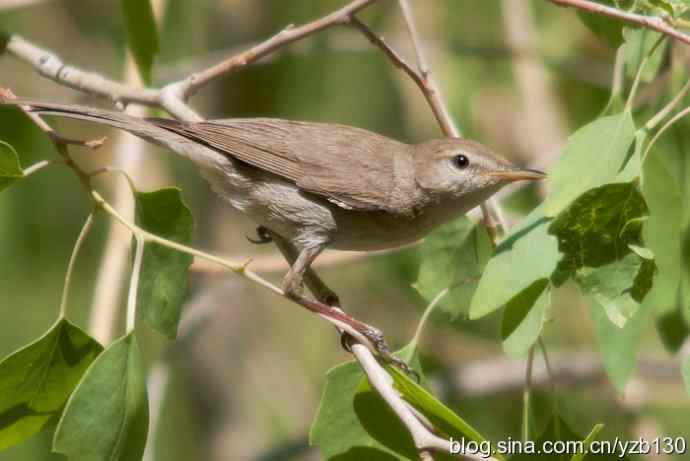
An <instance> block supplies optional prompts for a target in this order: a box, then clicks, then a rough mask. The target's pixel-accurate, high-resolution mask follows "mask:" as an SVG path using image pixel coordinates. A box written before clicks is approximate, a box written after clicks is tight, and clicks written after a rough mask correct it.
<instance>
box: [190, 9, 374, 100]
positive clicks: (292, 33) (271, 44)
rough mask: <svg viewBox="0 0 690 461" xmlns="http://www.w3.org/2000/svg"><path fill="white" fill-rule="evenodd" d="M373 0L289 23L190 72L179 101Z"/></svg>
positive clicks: (343, 18)
mask: <svg viewBox="0 0 690 461" xmlns="http://www.w3.org/2000/svg"><path fill="white" fill-rule="evenodd" d="M374 1H375V0H355V1H353V2H350V3H349V4H347V5H346V6H344V7H342V8H341V9H339V10H337V11H334V12H333V13H331V14H329V15H327V16H324V17H322V18H319V19H317V20H315V21H312V22H309V23H307V24H304V25H302V26H299V27H294V26H288V27H286V28H285V29H283V30H282V31H280V32H278V33H277V34H276V35H274V36H273V37H271V38H270V39H268V40H266V41H264V42H261V43H259V44H258V45H255V46H253V47H251V48H249V49H248V50H246V51H243V52H242V53H239V54H236V55H234V56H232V57H230V58H228V59H225V60H224V61H222V62H220V63H218V64H216V65H214V66H211V67H209V68H208V69H205V70H202V71H200V72H196V73H194V74H192V75H190V76H189V77H188V78H187V79H186V80H185V83H184V85H183V86H184V90H183V92H182V96H183V97H182V98H181V99H182V100H185V99H187V98H188V97H189V96H191V95H193V94H194V93H196V92H197V91H198V90H199V89H200V88H201V87H202V86H204V85H207V84H208V83H210V82H212V81H213V80H215V79H217V78H218V77H221V76H223V75H226V74H228V73H230V72H233V71H235V70H237V69H239V68H241V67H244V66H246V65H248V64H250V63H252V62H254V61H256V60H258V59H261V58H262V57H264V56H266V55H268V54H271V53H273V52H274V51H276V50H277V49H278V48H280V47H282V46H284V45H287V44H290V43H293V42H296V41H297V40H300V39H302V38H304V37H306V36H308V35H311V34H313V33H315V32H319V31H321V30H324V29H327V28H329V27H333V26H337V25H341V24H346V23H348V22H349V21H350V18H351V17H352V16H353V15H354V14H355V13H357V12H358V11H361V10H363V9H364V8H366V7H367V6H369V5H371V4H372V3H374Z"/></svg>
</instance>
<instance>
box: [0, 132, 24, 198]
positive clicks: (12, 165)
mask: <svg viewBox="0 0 690 461" xmlns="http://www.w3.org/2000/svg"><path fill="white" fill-rule="evenodd" d="M23 176H24V173H23V172H22V167H21V166H20V165H19V157H17V152H16V151H15V150H14V148H13V147H12V146H10V145H9V144H7V143H6V142H3V141H0V191H2V190H3V189H4V188H6V187H7V186H9V185H10V184H12V183H13V182H15V181H16V180H17V179H20V178H22V177H23Z"/></svg>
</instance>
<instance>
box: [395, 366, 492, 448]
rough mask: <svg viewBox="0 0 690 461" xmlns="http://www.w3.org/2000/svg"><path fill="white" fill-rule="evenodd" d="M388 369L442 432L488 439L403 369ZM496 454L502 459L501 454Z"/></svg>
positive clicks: (402, 390) (398, 386) (409, 398)
mask: <svg viewBox="0 0 690 461" xmlns="http://www.w3.org/2000/svg"><path fill="white" fill-rule="evenodd" d="M386 369H387V370H388V373H390V375H391V376H392V377H393V380H394V382H395V387H396V389H397V390H398V391H399V392H400V393H401V394H402V395H403V397H404V398H405V400H406V401H407V402H408V403H410V404H411V405H412V406H414V407H415V408H416V409H417V410H418V411H419V412H421V413H422V414H423V415H424V416H426V417H427V418H428V419H429V421H431V423H432V424H433V425H434V427H435V428H436V429H437V430H438V431H440V432H441V433H442V434H444V435H445V436H450V437H453V438H454V439H456V440H458V439H461V438H463V437H464V438H466V439H468V440H473V441H475V442H478V443H479V442H483V441H486V440H487V439H486V438H485V437H484V436H483V435H482V434H481V433H480V432H479V431H478V430H477V429H475V428H474V427H472V426H471V425H470V424H469V423H467V422H466V421H465V420H464V419H462V418H461V417H460V416H458V415H457V414H456V413H455V412H453V411H452V410H451V409H450V408H448V407H447V406H445V405H444V404H443V403H442V402H441V401H439V400H438V399H437V398H436V397H434V396H433V395H432V394H431V393H430V392H429V391H427V390H426V389H424V388H423V387H422V386H420V385H419V384H417V383H416V382H414V381H412V380H411V379H410V378H409V377H408V376H407V375H406V374H404V373H403V372H402V371H400V370H398V369H397V368H395V367H392V366H389V365H387V366H386ZM494 456H496V457H497V458H499V459H502V456H501V455H500V454H495V455H494Z"/></svg>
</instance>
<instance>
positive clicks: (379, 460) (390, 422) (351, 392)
mask: <svg viewBox="0 0 690 461" xmlns="http://www.w3.org/2000/svg"><path fill="white" fill-rule="evenodd" d="M326 376H327V382H326V387H325V389H324V392H323V395H322V397H321V402H320V403H319V408H318V410H317V413H316V416H315V418H314V422H313V423H312V427H311V431H310V434H309V440H310V443H311V444H312V445H317V446H319V448H320V449H321V454H322V456H323V458H324V459H326V460H336V459H337V460H338V461H348V460H351V461H359V460H363V459H366V460H371V461H393V460H414V459H417V457H418V455H417V451H416V449H415V447H414V443H413V441H412V438H411V437H410V434H409V431H407V430H406V429H405V427H404V426H403V425H402V423H400V421H399V420H398V419H397V417H396V416H395V414H393V413H392V411H391V409H390V408H389V407H388V406H387V405H386V404H385V402H383V400H382V399H381V398H380V397H379V396H378V395H377V394H375V393H374V392H369V393H360V394H358V393H357V390H358V387H359V386H360V382H361V381H362V379H363V377H364V374H363V373H362V370H361V368H360V367H359V364H358V363H356V362H348V363H345V364H343V365H339V366H337V367H335V368H333V369H331V370H330V371H329V372H328V373H327V375H326ZM356 395H357V397H356V398H355V396H356Z"/></svg>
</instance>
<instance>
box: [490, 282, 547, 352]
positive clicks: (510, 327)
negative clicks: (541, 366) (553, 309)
mask: <svg viewBox="0 0 690 461" xmlns="http://www.w3.org/2000/svg"><path fill="white" fill-rule="evenodd" d="M550 304H551V289H550V288H549V282H548V280H539V281H537V282H534V283H533V284H532V285H531V286H530V287H529V288H527V289H526V290H524V291H522V292H521V293H520V294H519V295H517V296H516V297H514V298H513V299H512V300H511V301H510V302H509V303H508V304H507V305H506V308H505V311H504V312H503V322H502V324H501V338H502V339H503V350H504V351H505V352H506V354H508V355H509V356H511V357H520V356H522V355H524V354H526V353H527V351H529V349H530V347H532V345H533V344H534V343H535V342H536V341H537V339H539V335H540V334H541V330H542V327H543V326H544V322H545V321H546V318H547V313H548V308H549V305H550Z"/></svg>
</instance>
